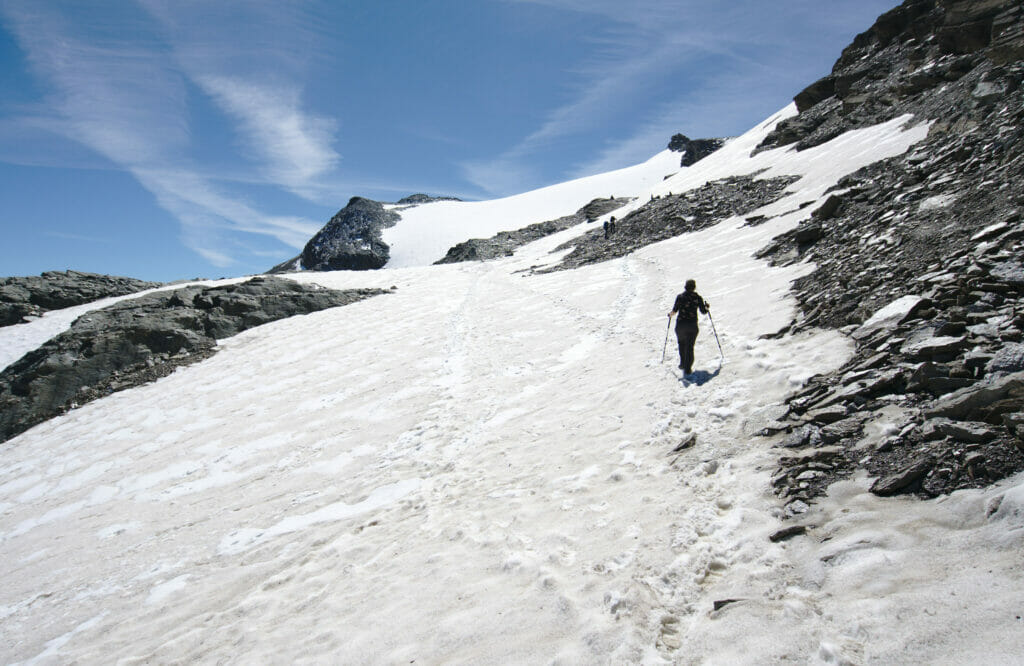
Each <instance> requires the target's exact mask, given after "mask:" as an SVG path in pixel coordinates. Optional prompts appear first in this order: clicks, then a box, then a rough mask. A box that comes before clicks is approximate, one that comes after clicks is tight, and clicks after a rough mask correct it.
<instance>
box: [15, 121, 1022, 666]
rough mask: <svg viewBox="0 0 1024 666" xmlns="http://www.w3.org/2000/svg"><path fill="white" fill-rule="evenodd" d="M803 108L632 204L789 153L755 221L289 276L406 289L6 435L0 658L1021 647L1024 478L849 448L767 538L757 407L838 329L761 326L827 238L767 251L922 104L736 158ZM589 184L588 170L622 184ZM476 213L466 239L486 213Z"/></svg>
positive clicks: (669, 657) (160, 659)
mask: <svg viewBox="0 0 1024 666" xmlns="http://www.w3.org/2000/svg"><path fill="white" fill-rule="evenodd" d="M792 113H793V109H792V107H790V108H788V109H787V110H786V111H784V112H783V113H782V114H780V115H778V116H776V117H775V118H773V119H771V120H770V121H769V122H766V123H765V124H763V125H762V126H760V127H758V128H755V129H754V130H752V131H751V132H750V133H749V134H747V135H745V136H743V137H739V138H737V139H735V140H733V141H732V142H731V143H730V144H728V145H727V146H726V147H725V148H723V149H722V150H721V151H719V152H718V153H715V154H714V155H712V156H711V157H709V158H706V159H705V160H703V161H701V162H699V163H698V164H697V165H695V166H693V167H691V168H689V169H682V170H679V173H678V174H677V175H675V176H673V177H672V178H670V179H668V180H666V181H662V180H661V176H659V177H658V180H657V182H656V183H652V184H651V185H650V186H648V189H647V190H646V191H643V192H637V194H639V195H640V200H639V201H638V202H637V203H636V204H633V206H638V205H641V204H642V202H643V201H644V200H645V197H646V198H649V196H650V194H652V193H653V194H660V193H665V192H669V191H672V192H680V191H683V190H684V189H688V188H692V187H697V186H699V185H701V184H703V183H704V182H706V181H707V180H709V179H716V178H721V177H724V176H727V175H735V174H742V173H754V172H759V171H762V170H765V169H766V171H764V172H763V177H772V176H777V175H787V174H793V175H799V176H804V178H803V180H801V181H799V182H797V183H795V184H794V185H792V186H791V187H790V190H791V192H792V194H790V195H788V196H786V197H784V198H783V199H782V200H780V201H778V202H776V203H775V204H772V205H771V206H768V207H766V208H765V209H762V210H760V211H757V213H758V214H763V215H768V216H775V217H773V218H772V219H770V220H769V221H768V222H766V223H764V224H762V225H760V226H756V227H746V226H744V220H743V219H739V218H734V219H730V220H726V221H724V222H722V223H721V224H719V225H717V226H715V227H713V228H710V229H706V230H704V231H701V232H698V233H693V234H688V235H686V236H683V237H679V238H676V239H672V240H669V241H665V242H662V243H658V244H656V245H653V246H650V247H647V248H645V249H643V250H641V251H639V252H636V253H634V254H632V255H629V256H627V257H625V258H622V259H618V260H615V261H610V262H606V263H602V264H597V265H593V266H589V267H586V268H583V269H579V270H575V271H567V272H557V273H552V274H546V275H532V274H530V273H529V271H528V270H527V269H529V267H531V266H535V265H540V264H545V263H550V262H552V261H554V260H555V259H557V256H555V255H550V254H549V251H550V250H551V249H552V248H554V247H556V246H557V245H559V244H560V243H562V242H564V241H566V240H569V239H571V238H573V237H574V236H575V235H577V234H579V233H582V231H584V230H585V229H580V228H577V229H570V230H568V231H566V232H562V233H560V234H556V235H555V236H552V237H549V238H545V239H543V240H540V241H537V242H535V243H533V244H531V245H528V246H526V247H524V248H522V249H521V250H520V251H518V252H517V253H516V255H515V256H514V257H511V258H508V259H503V260H500V261H490V262H483V263H467V264H457V265H447V266H436V267H431V266H416V265H413V264H416V263H418V262H417V261H413V259H414V257H412V255H411V254H409V255H405V256H407V257H408V264H409V265H408V267H406V268H395V269H387V270H383V271H374V272H333V273H302V274H298V275H296V276H294V279H296V280H300V281H304V282H316V283H319V284H322V285H324V286H327V287H336V288H348V287H371V286H379V287H389V286H391V285H395V286H397V287H398V289H397V291H396V292H395V293H393V294H389V295H385V296H380V297H377V298H373V299H369V300H365V301H361V302H359V303H356V304H353V305H350V306H346V307H343V308H335V309H331V310H327V311H323V312H319V313H316V314H312V315H307V316H299V317H293V318H290V319H287V320H282V321H278V322H274V323H272V324H269V325H266V326H262V327H259V328H256V329H252V330H249V331H246V332H244V333H242V334H240V335H238V336H235V337H233V338H230V339H227V340H223V341H221V344H220V351H219V352H218V353H217V354H216V355H215V356H213V357H212V358H210V359H208V360H206V361H203V362H201V363H198V364H195V365H191V366H188V367H184V368H181V369H179V370H178V371H177V372H175V373H173V374H172V375H170V376H168V377H166V378H164V379H161V380H159V381H157V382H156V383H153V384H149V385H146V386H141V387H138V388H135V389H132V390H129V391H125V392H122V393H117V394H114V395H111V396H109V397H107V398H104V399H102V400H99V401H96V402H94V403H91V404H88V405H86V406H84V407H82V408H80V409H77V410H74V411H72V412H70V413H68V414H66V415H64V416H62V417H59V418H56V419H53V420H51V421H49V422H47V423H44V424H41V425H39V426H37V427H35V428H33V429H32V430H30V431H28V432H26V433H24V434H23V435H21V436H19V437H17V438H15V439H13V440H11V441H9V442H7V443H5V444H4V445H3V446H2V449H0V456H2V457H0V510H2V519H0V561H2V562H3V563H4V573H5V575H4V583H5V584H4V585H3V587H2V588H0V621H2V623H3V624H2V626H3V642H2V647H0V651H2V656H3V658H4V661H6V662H24V663H71V662H77V663H167V662H177V663H194V662H195V663H220V662H226V663H330V664H334V663H338V664H368V663H388V664H398V663H402V664H409V663H413V662H415V663H417V664H433V663H466V664H469V663H473V664H477V663H523V664H534V663H560V664H601V663H652V664H657V663H714V664H763V663H886V664H891V663H965V662H968V661H975V656H976V655H985V656H986V657H987V660H988V661H989V662H990V663H1011V662H1012V661H1014V660H1015V659H1016V658H1017V656H1019V655H1020V654H1024V633H1022V631H1021V620H1020V619H1019V618H1020V616H1021V614H1022V611H1024V608H1022V607H1021V604H1022V602H1021V595H1020V594H1019V591H1020V586H1019V580H1020V573H1021V571H1020V570H1021V560H1020V555H1019V553H1020V548H1021V546H1022V545H1024V490H1022V488H1024V485H1022V479H1020V478H1016V479H1011V480H1008V481H1006V482H1004V483H1002V484H998V485H996V486H994V487H992V488H991V489H988V490H985V491H968V492H958V493H956V494H954V495H953V496H950V497H947V498H944V499H941V500H938V501H931V502H920V501H916V500H909V499H895V500H893V499H884V500H883V499H879V498H877V497H874V496H873V495H871V494H870V493H868V492H867V487H868V486H869V480H868V479H866V478H860V477H858V478H855V479H853V480H850V481H846V482H843V483H840V484H838V485H837V486H835V487H834V489H833V492H832V494H831V495H830V496H829V497H828V498H826V499H824V500H823V501H822V502H820V504H819V505H817V506H814V507H812V508H811V509H810V511H809V512H808V514H807V515H806V516H803V517H802V518H801V521H802V522H805V523H807V524H811V525H814V526H816V527H815V528H814V529H813V530H812V531H811V533H809V534H808V535H807V536H804V537H799V538H796V539H794V540H792V541H788V542H785V543H780V544H773V543H771V542H769V541H768V539H767V537H768V535H769V534H771V533H772V532H774V531H775V530H777V529H778V528H779V527H781V526H782V525H783V524H784V523H783V521H782V514H781V511H780V508H779V502H778V500H777V499H776V498H775V497H774V496H772V495H771V493H770V492H769V478H770V475H771V472H772V470H773V469H774V467H773V461H774V460H775V459H776V458H777V456H778V451H777V450H772V449H771V448H769V446H768V445H767V444H766V443H765V441H764V440H763V439H760V438H757V437H754V436H752V434H753V433H754V432H755V431H756V430H757V429H759V428H760V427H761V425H762V424H763V423H765V422H766V421H768V420H770V419H772V418H773V417H774V416H776V415H777V414H778V411H777V410H778V405H779V403H780V401H781V400H782V399H783V398H784V397H785V395H786V394H787V392H789V391H791V390H792V389H793V388H794V386H796V385H798V384H799V383H800V382H801V381H803V380H804V379H805V378H806V377H808V376H809V375H810V374H813V373H815V372H821V371H825V370H829V369H831V368H834V367H836V366H838V365H839V364H841V363H842V362H843V361H844V360H845V359H846V358H847V357H848V355H849V354H850V352H851V349H852V347H851V345H850V343H849V341H848V340H847V339H845V338H844V337H842V336H841V335H840V334H838V333H836V332H825V331H823V332H815V333H803V334H800V335H796V336H790V337H786V338H783V339H779V340H772V339H762V338H761V336H762V335H763V334H766V333H772V332H775V331H777V330H778V329H780V328H781V327H782V326H784V325H786V324H787V323H788V322H789V321H790V320H791V318H792V316H793V314H794V312H795V303H794V302H793V300H792V299H791V298H790V297H789V295H788V287H789V284H790V282H791V281H792V280H793V279H794V278H796V277H797V276H799V275H802V274H804V273H805V272H806V271H808V270H810V267H808V266H794V267H789V268H770V267H768V266H767V265H766V264H765V263H764V262H762V261H758V260H755V259H753V258H752V253H753V252H755V251H756V250H757V249H759V248H761V247H763V246H764V245H765V244H767V243H768V242H769V241H770V239H771V238H772V237H773V236H775V235H777V234H779V233H781V232H783V231H786V230H789V229H792V228H793V227H794V226H795V225H796V224H797V223H798V222H799V221H800V220H801V219H803V218H804V217H806V216H807V215H809V214H810V211H811V210H813V208H814V207H815V206H804V207H802V208H801V204H804V203H807V202H813V203H817V202H818V201H819V200H821V199H823V197H824V196H826V195H825V190H826V189H827V188H828V187H830V186H832V185H833V184H834V183H835V182H836V180H838V178H840V177H841V176H842V175H844V174H846V173H849V172H851V171H853V170H855V169H857V168H858V167H860V166H863V165H865V164H868V163H870V162H872V161H874V160H877V159H881V158H884V157H886V156H889V155H894V154H898V153H902V152H903V151H905V150H906V149H907V148H908V147H909V146H911V145H912V144H914V143H915V142H916V141H919V140H920V139H922V138H923V137H924V135H925V133H926V131H927V127H923V126H917V127H911V128H904V127H903V123H904V122H905V121H906V119H905V118H904V119H898V120H896V121H893V122H890V123H887V124H885V125H881V126H878V127H875V128H871V129H867V130H861V131H857V132H850V133H848V134H846V135H843V136H841V137H839V138H837V139H835V140H833V141H831V142H829V143H828V144H825V145H823V146H820V147H818V148H814V149H811V150H806V151H802V152H796V151H789V150H786V149H780V150H774V151H769V152H764V153H760V154H759V155H757V156H755V157H753V158H751V157H749V153H750V151H751V149H752V148H753V147H754V146H755V145H756V144H757V143H758V142H759V141H760V139H761V138H762V137H763V136H764V134H765V133H766V132H767V131H769V130H770V128H771V126H772V125H773V124H774V122H775V121H777V120H778V119H779V118H781V117H782V116H784V115H789V114H792ZM601 185H602V186H601V187H600V188H597V189H600V190H602V191H600V192H597V191H594V192H593V193H591V192H587V193H586V195H585V197H584V198H588V197H592V194H593V195H594V196H597V195H605V194H611V193H615V192H613V191H612V185H614V181H608V182H602V184H601ZM616 189H617V188H616ZM522 196H523V197H524V198H528V197H527V195H522ZM583 203H586V201H573V202H570V204H569V205H568V206H567V208H568V209H569V210H560V211H557V212H552V213H548V214H556V213H557V214H565V213H566V212H572V211H573V210H575V209H576V208H578V207H579V205H582V204H583ZM483 206H484V205H483V204H480V207H481V209H483ZM492 208H493V210H494V211H497V212H495V213H494V215H495V217H496V218H497V216H498V213H500V212H501V210H502V207H501V206H500V205H499V204H498V203H497V202H492ZM413 210H417V211H422V212H419V213H417V214H418V215H421V216H423V217H422V218H421V219H420V220H419V221H418V224H421V225H430V224H442V223H443V221H442V220H441V219H439V218H438V219H432V218H430V217H429V215H428V213H429V212H430V211H444V210H446V207H444V206H442V205H441V204H432V205H429V206H422V207H419V208H418V209H413ZM627 211H628V209H623V211H622V213H621V214H625V213H626V212H627ZM516 215H518V213H516V214H511V213H510V214H508V215H507V218H505V219H502V221H501V226H502V228H515V227H516V226H521V224H518V223H516V222H515V218H516ZM449 219H452V218H449ZM533 221H538V220H534V219H529V220H525V219H524V220H523V222H524V223H529V222H533ZM458 223H459V224H462V225H464V226H462V227H461V228H459V229H458V231H459V232H460V234H461V236H462V238H460V239H459V240H462V239H464V238H466V237H470V236H487V235H489V234H490V233H492V232H493V231H492V229H493V226H492V227H482V226H477V225H475V224H472V220H470V219H468V218H462V219H460V220H459V222H458ZM451 224H453V225H454V224H455V222H451ZM591 226H592V225H591ZM584 227H586V225H584ZM396 229H401V227H396ZM481 229H483V230H481ZM396 233H399V232H397V231H396ZM416 233H418V232H416ZM414 236H415V233H413V232H409V235H408V236H407V237H406V238H407V240H410V242H412V239H413V237H414ZM396 238H397V236H396ZM445 242H447V241H445ZM400 246H401V244H400V243H398V242H396V244H395V247H396V249H397V248H399V247H400ZM441 254H443V249H442V251H441ZM401 256H402V255H400V254H399V255H396V259H397V258H399V257H401ZM433 258H435V257H434V255H433V254H432V255H431V260H432V259H433ZM689 277H693V278H695V279H696V280H697V285H698V289H699V290H700V291H701V293H702V294H703V295H704V296H705V297H706V298H707V299H708V300H709V301H710V302H711V305H712V313H713V316H714V318H715V325H716V328H717V331H718V335H719V338H720V340H721V344H722V347H723V350H724V362H723V359H722V358H720V356H719V353H718V347H717V345H716V344H715V341H714V338H713V337H712V335H711V331H710V327H708V326H703V327H702V332H701V336H700V338H699V339H698V342H697V364H696V365H697V369H698V370H703V371H705V372H706V373H708V375H709V376H710V379H709V380H708V381H707V382H706V383H704V384H703V385H701V386H697V385H682V384H680V382H679V380H678V378H677V376H676V374H675V372H676V371H675V369H674V366H675V359H674V357H672V356H670V357H669V358H668V359H667V360H666V361H665V362H664V363H662V362H661V352H662V347H663V344H664V340H665V335H666V333H667V332H668V331H667V329H666V321H667V318H666V313H667V312H668V310H669V309H670V308H671V305H672V299H673V297H674V295H675V294H676V292H678V291H679V290H680V289H681V286H682V283H683V281H684V280H685V279H686V278H689ZM39 325H41V322H36V323H34V324H30V325H28V326H39ZM8 330H9V329H0V343H3V341H4V338H3V337H2V336H3V335H5V334H7V333H6V331H8ZM18 335H21V336H24V335H25V333H21V332H19V333H18ZM37 344H38V343H37ZM669 349H670V351H671V346H670V347H669ZM877 427H878V428H879V429H882V430H884V429H885V428H886V427H890V428H891V427H892V425H891V424H878V426H877ZM691 434H695V435H696V444H695V445H694V446H693V447H692V448H689V449H685V450H683V451H680V452H678V453H675V454H670V452H671V451H672V449H673V448H675V446H676V445H677V444H678V443H679V442H680V441H682V440H683V439H684V438H686V437H688V436H689V435H691ZM719 600H736V601H735V602H733V603H729V604H728V605H725V606H724V607H722V608H721V609H720V610H714V602H715V601H719Z"/></svg>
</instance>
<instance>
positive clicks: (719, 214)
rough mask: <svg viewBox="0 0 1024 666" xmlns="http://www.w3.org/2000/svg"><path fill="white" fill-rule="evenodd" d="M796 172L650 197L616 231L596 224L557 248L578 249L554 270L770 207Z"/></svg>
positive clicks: (619, 254) (618, 223)
mask: <svg viewBox="0 0 1024 666" xmlns="http://www.w3.org/2000/svg"><path fill="white" fill-rule="evenodd" d="M796 180H797V178H796V177H783V178H769V179H765V180H757V179H756V178H754V177H753V176H736V177H732V178H725V179H723V180H716V181H713V182H710V183H707V184H706V185H704V186H703V187H700V188H698V189H696V190H691V191H689V192H686V193H684V194H675V195H672V194H670V195H667V196H664V197H660V198H657V199H651V200H650V201H649V202H647V203H646V204H644V205H643V206H642V207H640V208H638V209H636V210H634V211H632V212H631V213H629V214H628V215H626V216H625V217H623V218H622V219H621V220H617V221H616V222H615V226H616V229H615V233H614V234H612V235H611V236H610V237H609V238H607V239H606V238H605V237H604V230H603V229H594V230H593V231H589V232H587V233H586V234H584V235H583V236H580V237H579V238H574V239H573V240H571V241H569V242H567V243H565V244H564V245H561V246H559V247H558V248H556V251H558V250H565V249H568V248H574V249H573V250H572V252H570V253H569V254H568V255H566V256H565V258H564V259H563V260H562V262H561V263H560V264H558V265H557V266H555V267H554V268H552V269H551V270H564V269H567V268H577V267H579V266H584V265H586V264H593V263H596V262H599V261H608V260H609V259H615V258H616V257H622V256H625V255H627V254H629V253H631V252H635V251H636V250H639V249H640V248H642V247H644V246H647V245H650V244H651V243H657V242H658V241H662V240H665V239H667V238H674V237H675V236H679V235H681V234H684V233H687V232H691V231H699V230H700V229H705V228H707V227H711V226H713V225H715V224H717V223H719V222H721V221H722V220H724V219H726V218H729V217H732V216H734V215H743V214H745V213H747V212H749V211H752V210H755V209H757V208H760V207H761V206H766V205H768V204H770V203H771V202H773V201H776V200H777V199H779V198H781V197H782V195H783V193H784V192H785V190H786V187H787V186H788V185H789V184H790V183H793V182H794V181H796Z"/></svg>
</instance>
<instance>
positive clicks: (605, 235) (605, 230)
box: [604, 220, 608, 240]
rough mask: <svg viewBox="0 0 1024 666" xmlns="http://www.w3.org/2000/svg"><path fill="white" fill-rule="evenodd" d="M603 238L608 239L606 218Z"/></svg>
mask: <svg viewBox="0 0 1024 666" xmlns="http://www.w3.org/2000/svg"><path fill="white" fill-rule="evenodd" d="M604 239H605V240H608V220H605V221H604Z"/></svg>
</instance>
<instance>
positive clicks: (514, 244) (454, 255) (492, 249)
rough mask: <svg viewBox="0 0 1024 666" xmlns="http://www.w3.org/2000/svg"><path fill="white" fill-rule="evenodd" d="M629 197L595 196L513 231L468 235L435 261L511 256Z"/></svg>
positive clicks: (603, 213)
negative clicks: (568, 210) (575, 208)
mask: <svg viewBox="0 0 1024 666" xmlns="http://www.w3.org/2000/svg"><path fill="white" fill-rule="evenodd" d="M630 201H632V199H630V198H623V197H620V198H618V199H594V200H593V201H591V202H590V203H588V204H587V205H586V206H584V207H583V208H580V209H579V210H578V211H576V212H575V213H573V214H572V215H565V216H563V217H560V218H558V219H555V220H547V221H545V222H538V223H536V224H530V225H528V226H525V227H523V228H522V229H516V230H515V231H501V232H498V233H497V234H495V235H494V236H491V237H490V238H471V239H469V240H468V241H465V242H462V243H459V244H458V245H455V246H453V247H451V248H449V249H448V253H447V254H446V255H445V256H444V257H443V258H441V259H439V260H437V261H435V262H434V263H435V264H454V263H458V262H462V261H484V260H487V259H494V258H496V257H507V256H511V255H512V253H513V252H514V251H515V250H516V248H518V247H522V246H523V245H526V244H527V243H529V242H532V241H535V240H537V239H538V238H543V237H545V236H550V235H551V234H554V233H557V232H559V231H565V230H566V229H568V228H570V227H574V226H576V225H577V224H582V223H584V222H593V221H594V220H596V219H597V218H599V217H601V216H602V215H605V214H607V213H610V212H612V211H614V210H618V209H619V208H621V207H622V206H625V205H626V204H627V203H629V202H630Z"/></svg>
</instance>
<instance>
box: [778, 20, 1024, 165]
mask: <svg viewBox="0 0 1024 666" xmlns="http://www.w3.org/2000/svg"><path fill="white" fill-rule="evenodd" d="M1022 25H1024V5H1021V3H1020V2H1019V1H1018V0H984V1H982V2H978V1H977V0H907V1H906V2H904V3H903V4H902V5H900V6H899V7H896V8H895V9H893V10H891V11H889V12H887V13H885V14H883V15H882V16H880V17H879V18H878V20H877V21H876V22H875V25H874V26H872V27H871V29H870V30H868V31H866V32H864V33H862V34H860V35H858V36H857V37H856V39H854V41H853V43H852V44H851V45H850V46H848V47H847V48H846V49H845V50H844V51H843V53H842V55H841V56H840V58H839V60H838V61H836V64H835V66H834V67H833V68H832V73H831V74H829V75H828V76H826V77H824V78H822V79H821V80H819V81H816V82H815V83H813V84H811V85H810V86H808V87H807V88H806V89H804V90H803V91H802V92H800V93H799V94H798V95H797V96H796V97H795V98H794V101H795V102H796V105H797V109H798V110H799V111H800V114H799V115H798V116H796V117H795V118H792V119H789V120H786V121H784V122H782V123H780V124H779V125H778V127H777V128H776V130H775V131H774V132H773V133H772V134H771V135H770V136H769V137H767V138H766V139H765V141H764V143H763V144H762V146H761V147H762V148H769V147H777V146H782V145H787V144H792V143H796V147H797V149H798V150H799V149H804V148H809V147H811V146H816V145H818V144H821V143H824V142H825V141H828V140H829V139H832V138H834V137H836V136H838V135H839V134H841V133H843V132H845V131H847V130H850V129H855V128H858V127H866V126H869V125H874V124H877V123H879V122H884V121H887V120H891V119H892V118H895V117H897V116H899V115H902V114H904V113H913V114H914V115H916V116H919V117H924V118H930V119H935V120H940V122H942V123H943V124H950V125H955V124H957V123H958V122H960V121H961V120H962V119H965V118H970V116H971V115H972V114H971V113H970V110H971V107H973V106H975V103H983V104H984V103H991V102H995V101H997V100H998V99H999V98H1000V97H1002V96H1003V95H1005V94H1008V93H1012V92H1013V91H1014V90H1016V89H1017V87H1018V86H1019V85H1020V83H1021V76H1020V74H1019V71H1018V72H1016V73H1014V71H1012V70H1013V69H1018V70H1019V67H1017V65H1018V64H1019V62H1020V61H1021V59H1022V58H1024V29H1022V27H1021V26H1022ZM1007 66H1009V67H1010V68H1011V69H1010V70H1008V69H1005V68H1006V67H1007ZM951 98H956V99H957V100H958V102H959V103H958V104H956V105H953V106H951V105H950V104H949V101H950V99H951ZM965 112H966V113H965Z"/></svg>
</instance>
